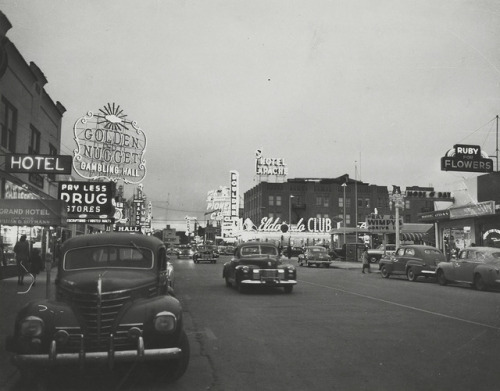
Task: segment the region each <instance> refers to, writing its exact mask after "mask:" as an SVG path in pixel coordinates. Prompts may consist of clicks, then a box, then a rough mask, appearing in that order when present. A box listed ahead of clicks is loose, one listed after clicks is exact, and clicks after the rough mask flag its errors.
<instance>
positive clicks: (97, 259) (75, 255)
mask: <svg viewBox="0 0 500 391" xmlns="http://www.w3.org/2000/svg"><path fill="white" fill-rule="evenodd" d="M63 262H64V263H63V267H64V270H78V269H94V268H109V267H112V268H134V269H137V268H139V269H151V268H152V267H153V252H152V251H151V250H149V249H147V248H139V247H137V248H136V247H122V246H95V247H81V248H75V249H72V250H69V251H68V252H67V253H66V254H65V255H64V261H63Z"/></svg>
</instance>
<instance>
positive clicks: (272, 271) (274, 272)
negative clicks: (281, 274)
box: [260, 269, 278, 279]
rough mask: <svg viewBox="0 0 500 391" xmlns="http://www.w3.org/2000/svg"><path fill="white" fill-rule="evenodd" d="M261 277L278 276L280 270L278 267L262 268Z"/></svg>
mask: <svg viewBox="0 0 500 391" xmlns="http://www.w3.org/2000/svg"><path fill="white" fill-rule="evenodd" d="M260 277H261V278H263V279H266V278H278V270H276V269H260Z"/></svg>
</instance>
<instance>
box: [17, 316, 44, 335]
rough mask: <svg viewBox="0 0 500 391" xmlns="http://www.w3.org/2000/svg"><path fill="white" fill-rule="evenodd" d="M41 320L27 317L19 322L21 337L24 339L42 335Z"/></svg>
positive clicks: (42, 324)
mask: <svg viewBox="0 0 500 391" xmlns="http://www.w3.org/2000/svg"><path fill="white" fill-rule="evenodd" d="M43 326H44V323H43V320H42V319H40V318H39V317H37V316H28V317H27V318H24V319H23V320H22V321H21V329H20V332H21V335H22V336H25V337H40V336H41V335H42V333H43Z"/></svg>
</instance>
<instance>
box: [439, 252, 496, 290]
mask: <svg viewBox="0 0 500 391" xmlns="http://www.w3.org/2000/svg"><path fill="white" fill-rule="evenodd" d="M436 276H437V280H438V282H439V283H440V284H441V285H446V284H448V283H451V282H461V283H467V284H470V285H471V286H472V287H474V288H476V289H477V290H480V291H484V290H488V289H489V288H495V287H496V288H500V248H495V247H467V248H464V249H463V250H461V251H460V253H459V254H458V257H457V259H452V260H451V261H449V262H441V263H439V264H438V266H437V269H436Z"/></svg>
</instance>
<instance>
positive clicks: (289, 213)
mask: <svg viewBox="0 0 500 391" xmlns="http://www.w3.org/2000/svg"><path fill="white" fill-rule="evenodd" d="M292 198H293V195H291V194H290V199H289V200H288V224H289V225H290V228H292Z"/></svg>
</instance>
